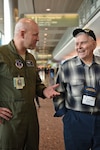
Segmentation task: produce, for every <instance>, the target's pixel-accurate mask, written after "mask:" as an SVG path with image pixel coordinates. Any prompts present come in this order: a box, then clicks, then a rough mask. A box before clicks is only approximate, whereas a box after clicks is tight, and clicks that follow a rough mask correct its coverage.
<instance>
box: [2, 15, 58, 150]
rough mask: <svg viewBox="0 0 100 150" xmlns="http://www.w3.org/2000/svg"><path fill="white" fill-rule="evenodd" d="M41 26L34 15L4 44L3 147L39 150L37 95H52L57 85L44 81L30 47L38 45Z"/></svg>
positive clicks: (22, 22) (16, 28)
mask: <svg viewBox="0 0 100 150" xmlns="http://www.w3.org/2000/svg"><path fill="white" fill-rule="evenodd" d="M38 34H39V29H38V25H37V24H36V23H35V22H34V21H33V20H31V19H28V18H22V19H20V20H19V21H18V22H17V23H16V26H15V32H14V39H13V40H12V41H10V43H9V44H7V45H3V46H1V47H0V150H38V149H39V124H38V117H37V112H36V107H35V104H34V102H33V98H34V97H35V95H38V96H39V97H42V98H46V97H47V98H52V97H53V96H56V95H59V93H58V92H56V91H55V88H56V87H58V86H59V85H58V84H56V85H53V86H49V87H46V86H45V85H43V84H42V83H41V79H40V78H39V75H38V73H37V66H36V61H35V59H34V57H33V55H31V54H30V53H28V52H27V49H33V48H35V46H36V43H37V41H38V40H39V37H38Z"/></svg>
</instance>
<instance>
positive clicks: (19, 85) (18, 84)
mask: <svg viewBox="0 0 100 150" xmlns="http://www.w3.org/2000/svg"><path fill="white" fill-rule="evenodd" d="M13 82H14V87H15V88H16V89H23V87H24V86H25V82H24V77H15V78H13Z"/></svg>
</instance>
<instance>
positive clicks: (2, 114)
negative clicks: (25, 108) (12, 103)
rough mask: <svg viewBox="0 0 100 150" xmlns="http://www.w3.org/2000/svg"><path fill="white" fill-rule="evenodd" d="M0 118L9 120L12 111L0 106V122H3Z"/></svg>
mask: <svg viewBox="0 0 100 150" xmlns="http://www.w3.org/2000/svg"><path fill="white" fill-rule="evenodd" d="M2 118H3V119H5V120H10V119H11V118H12V112H11V111H10V110H9V109H8V108H3V107H0V124H1V123H3V122H2Z"/></svg>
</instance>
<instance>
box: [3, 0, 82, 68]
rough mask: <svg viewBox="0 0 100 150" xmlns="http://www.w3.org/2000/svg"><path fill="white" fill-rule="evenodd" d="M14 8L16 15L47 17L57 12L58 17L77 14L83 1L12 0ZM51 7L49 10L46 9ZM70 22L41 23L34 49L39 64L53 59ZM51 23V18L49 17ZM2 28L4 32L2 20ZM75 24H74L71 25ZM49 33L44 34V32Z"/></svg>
mask: <svg viewBox="0 0 100 150" xmlns="http://www.w3.org/2000/svg"><path fill="white" fill-rule="evenodd" d="M11 1H12V3H13V8H14V17H15V18H18V17H24V16H25V15H27V14H31V16H32V15H34V14H35V15H36V14H38V15H39V14H41V15H47V16H46V17H47V19H48V18H49V15H50V14H51V15H54V14H56V17H58V16H59V15H60V14H61V15H66V14H76V13H77V11H78V9H79V7H80V5H81V3H82V1H83V0H77V2H76V3H75V0H11ZM2 6H3V0H0V17H1V16H2V15H3V7H2ZM47 8H49V9H51V10H50V11H47V10H46V9H47ZM68 22H70V21H69V20H67V21H66V22H64V23H62V22H60V23H61V25H60V26H57V25H55V26H51V25H50V24H49V25H48V24H47V25H46V24H45V26H43V25H39V29H40V33H39V42H38V43H37V48H36V50H34V52H35V53H34V54H35V56H36V59H37V62H38V64H42V65H44V64H47V62H48V60H53V61H54V59H53V55H52V53H53V51H54V49H55V47H56V46H57V44H58V43H59V42H60V40H61V38H62V36H63V35H64V33H65V31H66V30H67V29H68V28H69V26H70V24H69V25H67V24H66V23H68ZM49 23H50V19H49ZM0 25H1V26H0V28H1V30H2V32H3V25H2V22H0ZM71 26H73V25H71ZM45 33H46V34H47V35H44V34H45Z"/></svg>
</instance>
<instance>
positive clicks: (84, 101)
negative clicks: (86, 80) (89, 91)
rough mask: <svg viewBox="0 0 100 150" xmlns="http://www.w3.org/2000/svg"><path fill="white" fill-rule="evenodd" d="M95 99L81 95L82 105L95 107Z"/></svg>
mask: <svg viewBox="0 0 100 150" xmlns="http://www.w3.org/2000/svg"><path fill="white" fill-rule="evenodd" d="M95 100H96V98H95V97H92V96H87V95H83V99H82V104H85V105H90V106H95Z"/></svg>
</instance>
